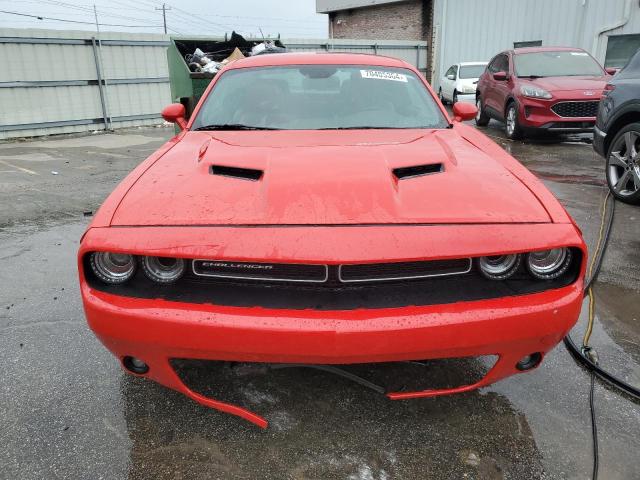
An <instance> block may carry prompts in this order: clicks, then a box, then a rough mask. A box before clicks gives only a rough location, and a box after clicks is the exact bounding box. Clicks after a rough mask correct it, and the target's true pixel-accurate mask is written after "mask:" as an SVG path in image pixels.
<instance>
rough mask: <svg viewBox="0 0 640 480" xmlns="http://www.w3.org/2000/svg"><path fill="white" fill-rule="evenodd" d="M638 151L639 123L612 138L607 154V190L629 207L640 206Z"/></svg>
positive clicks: (639, 162)
mask: <svg viewBox="0 0 640 480" xmlns="http://www.w3.org/2000/svg"><path fill="white" fill-rule="evenodd" d="M630 147H631V152H630V151H629V148H630ZM639 150H640V123H631V124H629V125H627V126H626V127H624V128H623V129H621V130H620V131H619V132H618V133H617V134H616V136H615V137H613V140H612V141H611V145H610V146H609V150H608V152H607V163H606V168H605V171H606V173H607V185H609V190H611V193H612V194H613V196H614V197H615V198H616V199H618V200H620V201H622V202H625V203H629V204H631V205H640V153H639Z"/></svg>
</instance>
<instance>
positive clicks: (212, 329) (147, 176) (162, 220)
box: [78, 53, 586, 427]
mask: <svg viewBox="0 0 640 480" xmlns="http://www.w3.org/2000/svg"><path fill="white" fill-rule="evenodd" d="M475 113H476V108H475V106H474V105H470V104H464V103H458V104H456V105H455V106H454V118H450V117H449V116H448V114H447V112H446V111H445V109H444V108H443V106H442V105H441V104H440V102H439V101H438V100H437V99H436V97H435V94H434V92H433V91H432V89H431V87H430V86H429V85H428V84H427V82H426V81H425V79H424V78H423V77H422V76H421V75H420V73H419V72H418V71H417V70H416V69H415V68H414V67H412V66H411V65H409V64H407V63H405V62H403V61H400V60H397V59H392V58H386V57H378V56H371V55H356V54H342V53H339V54H308V53H303V54H297V53H296V54H277V55H264V56H256V57H251V58H247V59H243V60H239V61H236V62H234V63H232V64H230V65H229V66H227V67H226V68H224V69H223V70H222V71H221V72H220V73H219V74H218V75H217V76H216V77H215V79H214V80H213V81H212V82H211V85H210V86H209V88H208V90H207V91H206V92H205V94H204V95H203V97H202V100H201V101H200V103H199V105H198V106H197V108H196V109H195V111H194V113H193V115H192V117H191V118H190V119H189V120H188V121H187V120H185V118H184V108H183V107H182V105H180V104H174V105H170V106H168V107H167V108H166V109H165V110H164V111H163V116H164V118H165V119H167V120H169V121H172V122H175V123H176V124H177V125H178V126H179V127H180V130H181V131H180V133H179V134H178V135H176V136H175V137H174V138H172V139H171V140H169V141H168V142H167V143H166V144H165V145H164V146H162V147H161V148H160V149H159V150H158V151H157V152H155V153H154V154H153V155H151V156H150V157H149V158H148V159H147V160H145V161H144V162H142V163H141V164H140V165H139V166H138V167H137V168H136V169H135V170H133V172H131V174H129V176H128V177H127V178H126V179H125V180H124V181H123V182H122V183H121V184H120V185H119V186H118V187H117V188H116V189H115V190H114V192H113V193H112V194H111V195H110V196H109V197H108V198H107V200H106V201H105V202H104V204H103V205H102V207H101V208H100V210H99V212H98V213H97V214H96V216H95V218H94V220H93V222H92V223H91V225H90V227H89V228H88V230H87V231H86V233H85V234H84V235H83V237H82V240H81V243H80V250H79V252H78V266H79V273H80V286H81V292H82V299H83V302H84V309H85V312H86V316H87V319H88V322H89V325H90V327H91V329H92V330H93V331H94V332H95V334H96V335H97V336H98V338H99V339H100V340H101V341H102V343H104V345H105V346H106V347H107V348H108V349H109V350H110V351H111V352H112V353H113V354H114V355H115V356H116V357H117V358H118V359H119V360H120V362H121V363H122V366H123V368H124V369H125V370H126V371H128V372H129V373H132V374H134V375H139V376H143V377H147V378H149V379H151V380H154V381H156V382H158V383H161V384H162V385H165V386H167V387H169V388H172V389H175V390H177V391H179V392H182V393H184V394H185V395H187V396H188V397H190V398H192V399H193V400H195V401H197V402H199V403H201V404H203V405H206V406H209V407H213V408H216V409H219V410H222V411H224V412H227V413H231V414H234V415H238V416H240V417H242V418H245V419H247V420H249V421H251V422H254V423H256V424H257V425H259V426H262V427H266V425H267V422H266V420H265V419H264V418H262V417H261V416H259V415H257V414H255V413H253V412H250V411H248V410H246V409H244V408H242V407H241V406H238V405H233V404H230V403H225V402H223V401H221V400H219V399H216V398H211V397H209V396H205V395H203V394H200V393H197V392H196V391H195V389H192V388H190V387H189V385H188V382H186V381H185V379H184V378H183V377H182V376H180V375H179V374H178V373H177V371H176V369H175V368H174V362H175V361H176V360H180V361H192V360H216V361H229V362H256V363H261V364H262V363H264V364H277V365H280V366H282V365H283V364H285V365H286V364H295V365H300V364H303V365H309V366H328V365H332V366H335V365H346V364H363V363H364V364H372V363H379V362H385V363H386V362H404V361H411V360H425V359H451V358H468V357H479V356H487V355H491V356H493V358H495V359H496V360H495V364H494V365H493V366H492V367H491V368H490V369H489V370H488V373H487V374H486V375H485V376H484V377H482V378H481V379H480V380H474V381H469V382H466V383H465V382H463V383H462V384H461V385H457V386H454V387H452V388H444V389H442V388H429V379H428V378H426V379H425V381H426V382H427V385H426V388H424V389H414V390H413V391H407V390H406V389H405V390H403V391H395V392H394V391H386V392H385V393H386V395H387V396H388V397H389V398H390V399H392V400H396V399H406V398H418V397H431V396H436V395H443V394H450V393H458V392H465V391H469V390H472V389H475V388H478V387H482V386H486V385H488V384H490V383H492V382H495V381H497V380H500V379H502V378H505V377H507V376H509V375H513V374H516V373H520V372H525V371H528V370H531V369H533V368H535V367H537V366H538V365H539V364H540V362H541V361H542V359H543V357H544V355H545V353H546V352H548V351H549V350H550V349H551V348H553V347H554V346H555V345H556V344H557V343H558V342H559V341H560V340H561V339H562V338H563V337H564V335H565V334H566V333H567V332H568V331H569V329H570V328H571V327H572V326H573V325H574V324H575V322H576V320H577V318H578V315H579V312H580V308H581V301H582V287H583V285H582V284H583V279H584V271H585V259H586V249H585V244H584V242H583V239H582V236H581V233H580V230H579V229H578V228H577V226H576V225H575V223H574V222H573V220H572V219H571V217H570V216H569V215H568V214H567V212H566V211H565V210H564V208H563V207H562V206H561V205H560V204H559V203H558V201H557V200H556V199H555V198H554V196H553V195H552V194H551V193H550V192H549V191H548V190H547V189H546V188H545V187H544V186H543V185H542V183H541V182H540V181H538V180H537V179H536V177H535V176H534V175H532V174H531V173H530V172H529V171H528V170H527V169H526V168H524V167H523V166H522V165H521V164H520V163H519V162H517V161H516V160H515V159H513V158H512V157H511V156H510V155H508V154H507V153H506V152H505V151H504V150H503V149H502V148H500V147H499V146H498V145H496V144H495V143H493V142H492V141H491V140H489V139H488V138H487V137H486V136H485V135H483V134H482V133H480V132H479V131H477V130H475V129H474V128H473V127H470V126H468V125H465V124H463V123H461V120H467V119H471V118H473V117H474V115H475Z"/></svg>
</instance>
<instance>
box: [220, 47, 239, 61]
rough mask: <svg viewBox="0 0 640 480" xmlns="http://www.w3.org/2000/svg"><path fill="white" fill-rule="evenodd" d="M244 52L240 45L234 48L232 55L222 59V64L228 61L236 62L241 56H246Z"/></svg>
mask: <svg viewBox="0 0 640 480" xmlns="http://www.w3.org/2000/svg"><path fill="white" fill-rule="evenodd" d="M244 57H245V56H244V54H243V53H242V52H241V51H240V49H239V48H238V47H236V48H234V49H233V52H231V55H229V56H228V57H227V58H225V59H224V60H222V62H220V63H222V64H224V65H226V64H227V63H231V62H235V61H236V60H240V59H241V58H244Z"/></svg>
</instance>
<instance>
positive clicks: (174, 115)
mask: <svg viewBox="0 0 640 480" xmlns="http://www.w3.org/2000/svg"><path fill="white" fill-rule="evenodd" d="M184 116H185V110H184V105H182V104H181V103H172V104H171V105H167V106H166V107H164V108H163V109H162V118H164V119H165V120H166V121H167V122H170V123H175V124H176V125H178V127H180V130H184V129H185V128H187V121H186V120H185V119H184Z"/></svg>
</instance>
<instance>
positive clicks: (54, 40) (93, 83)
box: [0, 29, 171, 139]
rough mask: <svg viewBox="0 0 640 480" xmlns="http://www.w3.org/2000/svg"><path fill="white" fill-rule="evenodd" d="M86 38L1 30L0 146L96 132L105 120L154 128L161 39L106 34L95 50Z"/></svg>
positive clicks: (159, 99) (165, 84) (162, 61)
mask: <svg viewBox="0 0 640 480" xmlns="http://www.w3.org/2000/svg"><path fill="white" fill-rule="evenodd" d="M92 36H93V37H95V36H96V34H92V32H79V31H61V30H37V29H0V65H1V66H2V68H0V105H1V108H0V139H2V138H11V137H27V136H34V135H48V134H55V133H72V132H82V131H88V130H95V129H102V128H104V126H105V117H107V121H110V122H111V124H112V126H113V127H114V128H117V127H127V126H135V125H145V124H154V123H158V122H159V121H161V119H160V111H161V110H162V108H163V107H164V106H165V105H166V104H167V103H169V102H170V99H171V96H170V93H169V78H168V69H167V57H166V48H167V46H168V44H169V43H168V40H169V39H168V37H166V36H164V35H154V34H129V33H116V32H105V33H102V34H101V35H100V41H101V44H102V45H101V48H95V49H94V44H93V40H92ZM100 56H101V60H102V61H101V62H98V63H100V65H101V69H100V76H101V78H102V79H103V80H104V81H103V85H102V88H101V87H100V85H99V84H98V70H97V68H96V57H98V58H100ZM100 90H102V95H101V93H100ZM101 98H102V100H101ZM103 105H104V106H103Z"/></svg>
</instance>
